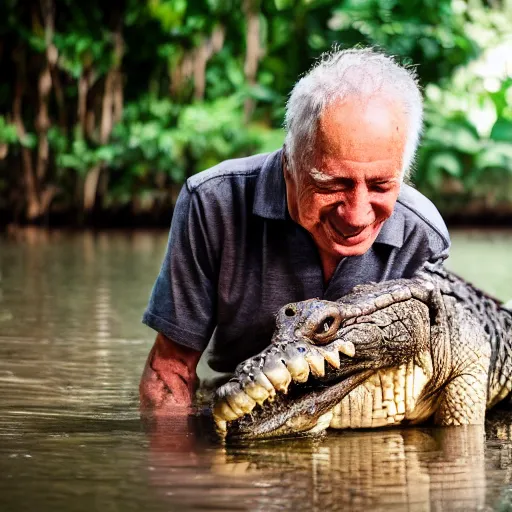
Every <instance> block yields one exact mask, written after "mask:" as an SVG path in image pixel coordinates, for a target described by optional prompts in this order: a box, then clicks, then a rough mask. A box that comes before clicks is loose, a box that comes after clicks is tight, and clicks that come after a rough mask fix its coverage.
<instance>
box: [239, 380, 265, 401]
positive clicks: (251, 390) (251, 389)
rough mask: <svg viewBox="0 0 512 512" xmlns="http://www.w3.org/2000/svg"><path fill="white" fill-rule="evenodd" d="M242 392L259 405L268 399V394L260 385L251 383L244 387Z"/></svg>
mask: <svg viewBox="0 0 512 512" xmlns="http://www.w3.org/2000/svg"><path fill="white" fill-rule="evenodd" d="M244 391H245V392H246V393H247V394H248V395H249V396H250V397H251V398H252V399H253V400H254V401H255V402H257V403H258V404H259V405H262V404H263V402H265V400H266V399H267V398H268V397H269V395H270V393H269V392H268V391H267V390H266V389H265V388H264V387H263V386H261V385H260V384H256V383H255V382H251V383H249V384H247V386H245V387H244Z"/></svg>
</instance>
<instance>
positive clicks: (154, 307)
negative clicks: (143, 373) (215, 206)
mask: <svg viewBox="0 0 512 512" xmlns="http://www.w3.org/2000/svg"><path fill="white" fill-rule="evenodd" d="M209 217H210V215H208V214H207V212H205V208H204V205H203V204H202V202H201V200H200V198H199V197H198V194H197V193H196V192H194V191H192V192H191V191H189V190H188V188H187V185H184V186H183V188H182V190H181V192H180V194H179V197H178V200H177V202H176V206H175V209H174V213H173V218H172V222H171V229H170V233H169V240H168V243H167V250H166V253H165V257H164V261H163V264H162V267H161V269H160V273H159V275H158V277H157V279H156V282H155V284H154V286H153V290H152V292H151V296H150V299H149V304H148V307H147V309H146V311H145V313H144V316H143V318H142V322H143V323H145V324H146V325H147V326H149V327H151V328H152V329H155V330H156V331H157V332H159V333H161V334H163V335H165V336H166V337H168V338H170V339H171V340H173V341H175V342H177V343H179V344H181V345H184V346H186V347H190V348H193V349H195V350H199V351H203V350H204V349H205V348H206V346H207V344H208V342H209V340H210V338H211V335H212V333H213V330H214V327H215V322H214V319H215V316H216V295H215V290H216V282H217V280H218V277H217V275H216V273H217V270H216V268H217V265H216V259H217V258H216V255H215V250H213V244H212V239H213V238H215V233H212V227H211V226H209ZM210 224H213V226H215V224H214V223H211V222H210Z"/></svg>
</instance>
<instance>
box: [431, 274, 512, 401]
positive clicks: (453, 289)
mask: <svg viewBox="0 0 512 512" xmlns="http://www.w3.org/2000/svg"><path fill="white" fill-rule="evenodd" d="M427 272H428V273H429V274H431V275H432V277H433V278H434V279H435V280H436V282H437V283H438V284H439V288H440V290H441V293H442V294H443V295H449V296H452V297H454V298H455V299H456V300H457V301H458V302H459V303H460V304H462V305H463V306H464V307H465V308H466V309H468V310H469V311H470V312H471V314H472V315H473V316H474V317H475V318H476V319H477V320H478V322H479V323H480V324H481V325H482V326H483V327H484V329H485V332H486V334H487V335H488V340H489V343H490V344H491V348H492V358H491V368H490V373H489V384H488V390H489V399H488V400H489V402H490V403H491V405H494V403H496V400H495V398H496V397H499V400H502V399H503V398H505V397H507V396H510V394H511V391H512V311H511V310H510V309H508V308H506V307H505V306H504V305H503V304H502V303H501V302H500V301H499V300H497V299H495V298H493V297H491V296H490V295H488V294H487V293H485V292H483V291H482V290H480V289H479V288H477V287H476V286H473V285H472V284H470V283H468V282H467V281H465V280H464V279H462V278H460V277H459V276H457V275H456V274H454V273H453V272H450V271H448V270H446V269H445V268H443V267H441V266H438V265H436V266H431V267H429V268H428V269H427Z"/></svg>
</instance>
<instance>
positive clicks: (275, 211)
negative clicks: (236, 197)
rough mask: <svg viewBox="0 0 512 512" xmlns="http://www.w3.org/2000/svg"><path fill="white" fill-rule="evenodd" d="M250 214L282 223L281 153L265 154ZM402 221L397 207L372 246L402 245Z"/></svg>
mask: <svg viewBox="0 0 512 512" xmlns="http://www.w3.org/2000/svg"><path fill="white" fill-rule="evenodd" d="M252 211H253V213H254V214H255V215H258V216H259V217H264V218H266V219H275V220H286V219H287V218H289V217H288V210H287V203H286V184H285V181H284V175H283V166H282V149H279V150H277V151H274V152H273V153H269V154H268V155H267V158H266V159H265V162H264V163H263V166H262V168H261V171H260V173H259V176H258V179H257V182H256V191H255V197H254V204H253V209H252ZM404 232H405V217H404V214H403V213H402V211H401V210H400V208H399V206H398V203H397V204H396V205H395V209H394V210H393V213H392V214H391V217H389V219H387V220H386V222H384V224H383V226H382V228H381V230H380V232H379V234H378V235H377V238H376V240H375V243H376V244H384V245H391V246H393V247H398V248H400V247H402V246H403V244H404Z"/></svg>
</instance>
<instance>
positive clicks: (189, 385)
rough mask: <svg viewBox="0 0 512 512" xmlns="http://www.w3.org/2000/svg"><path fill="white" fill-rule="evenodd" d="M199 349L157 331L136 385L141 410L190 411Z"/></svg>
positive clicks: (156, 412) (161, 413)
mask: <svg viewBox="0 0 512 512" xmlns="http://www.w3.org/2000/svg"><path fill="white" fill-rule="evenodd" d="M200 357H201V353H200V352H198V351H197V350H193V349H190V348H187V347H184V346H182V345H179V344H178V343H175V342H174V341H172V340H170V339H169V338H166V337H165V336H164V335H163V334H158V336H157V337H156V341H155V344H154V345H153V348H152V349H151V352H150V353H149V356H148V359H147V361H146V366H145V367H144V371H143V373H142V378H141V381H140V385H139V393H140V408H141V412H142V414H150V415H152V416H167V415H173V416H176V415H178V414H181V415H187V414H189V413H190V406H191V404H192V398H193V395H194V387H195V382H196V378H197V376H196V367H197V363H198V361H199V358H200Z"/></svg>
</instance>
